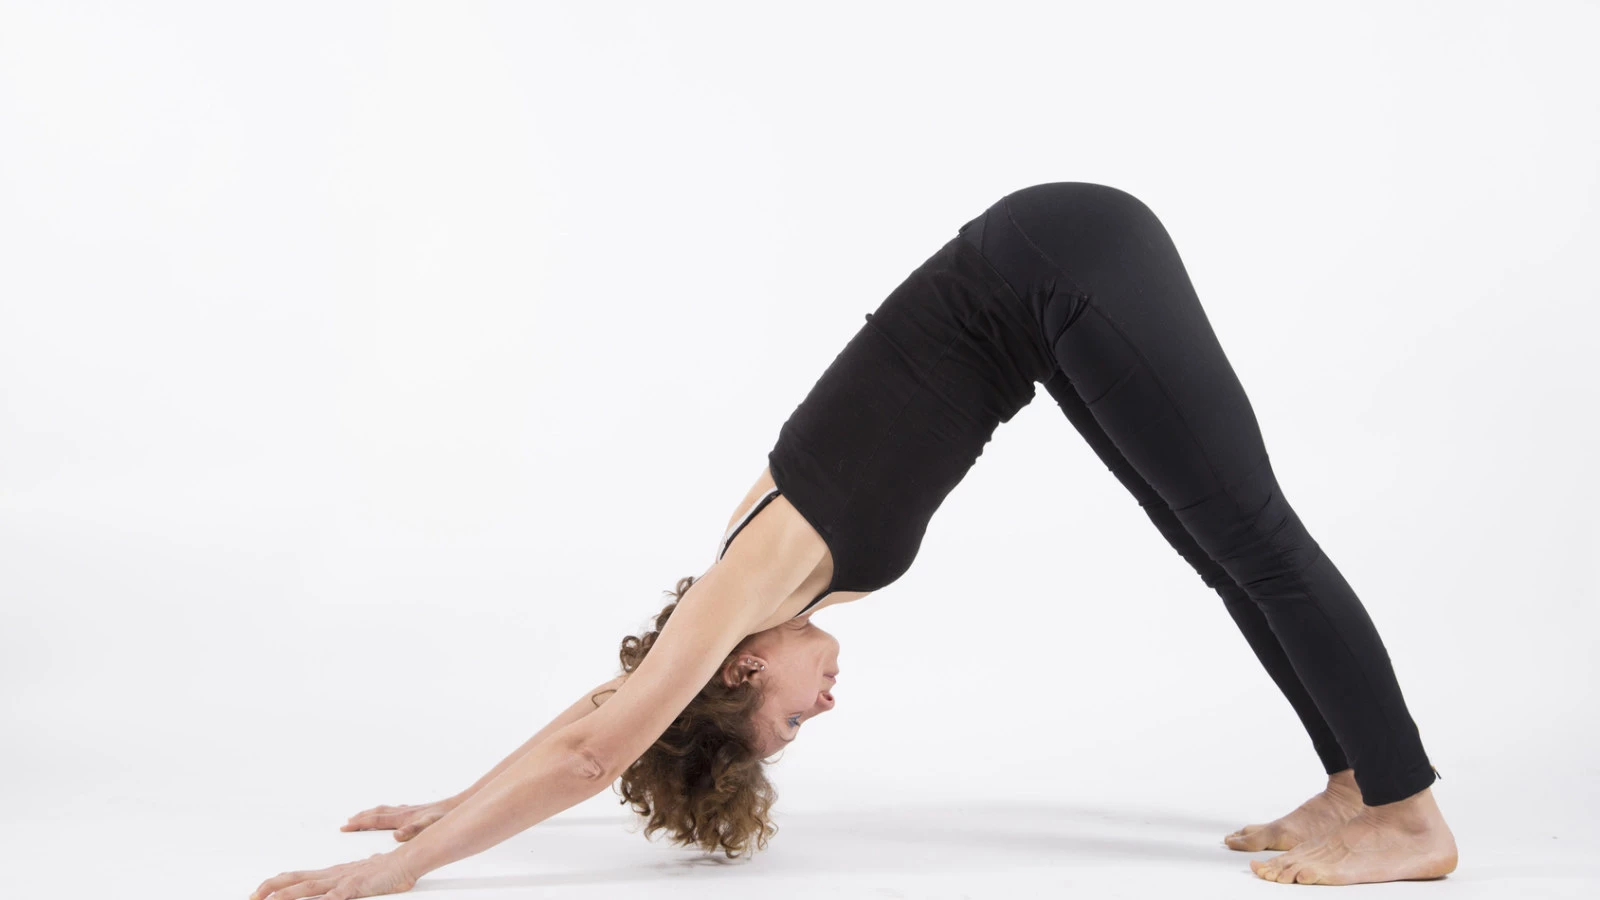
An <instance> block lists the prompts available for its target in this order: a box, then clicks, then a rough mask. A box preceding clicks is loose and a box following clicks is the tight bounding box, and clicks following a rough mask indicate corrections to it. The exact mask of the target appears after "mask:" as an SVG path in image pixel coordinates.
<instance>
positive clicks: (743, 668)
mask: <svg viewBox="0 0 1600 900" xmlns="http://www.w3.org/2000/svg"><path fill="white" fill-rule="evenodd" d="M766 668H767V663H766V660H763V659H762V658H761V657H759V656H753V655H751V654H749V653H740V654H738V655H737V656H736V657H735V658H734V661H733V662H732V663H731V664H729V665H728V667H727V669H726V670H725V671H724V672H723V679H722V680H723V683H725V684H727V685H728V686H729V687H737V686H739V685H740V684H743V683H744V682H746V681H749V680H750V679H751V678H753V677H755V674H756V673H757V672H761V671H764V670H765V669H766Z"/></svg>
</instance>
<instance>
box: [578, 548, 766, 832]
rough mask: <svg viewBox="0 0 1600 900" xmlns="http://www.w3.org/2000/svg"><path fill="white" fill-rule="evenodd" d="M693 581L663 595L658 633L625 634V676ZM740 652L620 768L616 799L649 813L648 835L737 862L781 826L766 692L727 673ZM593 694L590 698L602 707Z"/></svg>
mask: <svg viewBox="0 0 1600 900" xmlns="http://www.w3.org/2000/svg"><path fill="white" fill-rule="evenodd" d="M694 583H695V576H693V575H688V576H685V577H683V578H680V579H678V583H677V586H676V588H675V589H674V590H671V591H663V592H662V593H664V594H669V595H671V597H672V601H671V602H670V603H668V604H667V606H666V608H664V609H662V610H661V612H660V613H659V614H658V615H657V616H656V617H655V628H654V630H646V631H645V632H644V634H642V635H638V636H635V635H628V636H627V637H625V638H623V639H622V648H621V651H620V653H619V655H620V656H621V658H622V669H623V674H624V675H627V674H628V673H631V672H633V670H635V669H637V668H638V667H639V664H640V663H641V662H643V661H644V657H645V654H647V653H649V652H650V648H651V647H653V646H654V645H655V642H656V637H657V636H658V635H660V634H661V629H663V628H665V627H666V625H667V620H668V619H669V618H671V617H672V612H673V610H675V609H677V608H678V601H679V600H681V599H683V595H684V593H685V592H686V591H688V590H689V587H690V586H691V585H693V584H694ZM741 646H742V642H741ZM739 652H740V647H735V648H734V649H733V651H732V652H730V653H729V654H728V657H727V658H726V659H724V660H723V664H722V665H721V666H718V667H717V674H716V675H715V676H713V677H712V679H711V680H710V681H709V682H707V683H706V685H705V686H704V687H702V688H701V689H700V693H699V694H697V695H695V698H694V699H693V700H691V701H689V705H688V706H687V707H685V708H684V710H683V712H681V713H679V714H678V716H677V718H675V719H673V720H672V724H671V725H670V726H668V727H667V730H666V732H665V733H663V734H662V735H661V737H659V738H656V741H655V743H653V744H651V745H650V748H649V749H648V750H646V751H645V752H644V755H643V756H640V757H639V758H638V759H637V760H635V761H634V763H633V764H632V765H630V766H629V767H628V768H627V769H626V770H625V771H624V772H623V773H622V776H621V780H620V781H619V782H618V784H617V787H616V789H617V792H618V793H620V794H621V795H622V800H620V801H618V802H619V803H631V804H632V806H633V810H634V812H637V813H638V814H639V815H641V816H645V817H647V822H646V824H645V828H644V836H645V838H646V839H648V838H649V837H650V836H651V835H653V834H654V833H655V832H656V831H659V830H663V829H664V830H666V831H667V833H668V835H669V836H670V838H671V839H672V841H673V842H674V843H675V844H677V845H679V846H699V847H700V848H702V849H704V850H705V851H707V852H709V853H715V852H716V851H717V850H718V849H719V848H720V849H721V850H722V851H723V853H724V854H726V855H727V857H728V858H730V859H732V858H734V857H737V856H739V855H740V853H741V852H743V853H745V854H749V853H750V852H751V851H752V848H751V841H752V840H754V841H755V847H754V849H756V850H762V849H765V848H766V845H767V839H768V838H769V837H770V836H772V835H773V834H776V833H777V831H778V826H776V825H774V824H773V823H772V821H771V819H770V818H769V817H768V811H769V810H770V809H771V808H772V804H773V802H774V801H775V800H776V799H777V791H776V790H775V789H774V788H773V786H772V783H771V782H770V781H768V780H767V775H766V771H765V767H766V762H765V759H764V758H763V757H760V756H757V753H758V752H759V749H758V748H759V746H760V741H759V739H758V736H757V733H756V723H755V713H756V710H758V709H760V708H761V705H762V700H763V695H762V692H761V689H760V688H759V687H757V686H756V685H755V684H753V683H752V682H751V681H749V680H748V679H745V680H742V681H741V682H740V683H739V684H737V685H733V686H730V685H729V684H728V683H727V682H726V681H724V680H723V677H722V673H723V672H724V671H725V670H726V669H727V666H728V664H729V663H731V662H733V660H734V657H735V656H736V655H737V654H738V653H739ZM600 693H609V692H606V691H602V692H600ZM598 696H600V694H598V693H597V694H595V695H594V697H598ZM594 697H591V698H590V700H591V701H592V702H594V704H595V705H596V706H598V705H599V704H600V701H598V700H595V699H594Z"/></svg>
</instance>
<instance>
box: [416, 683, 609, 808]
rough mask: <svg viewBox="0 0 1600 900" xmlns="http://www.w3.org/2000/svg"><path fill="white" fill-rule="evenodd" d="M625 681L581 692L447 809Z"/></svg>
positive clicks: (599, 702)
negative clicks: (569, 704) (581, 694)
mask: <svg viewBox="0 0 1600 900" xmlns="http://www.w3.org/2000/svg"><path fill="white" fill-rule="evenodd" d="M627 680H628V676H626V675H619V676H617V677H616V678H613V679H611V680H610V681H608V682H606V683H605V684H602V685H600V686H598V687H596V688H595V689H594V690H591V691H586V692H584V695H583V696H582V697H579V698H578V699H577V700H576V701H574V702H573V704H572V705H571V706H569V707H567V708H566V710H565V711H564V712H562V713H561V715H559V716H556V717H555V718H554V719H551V720H550V724H548V725H546V726H544V727H543V728H541V729H539V730H538V731H537V732H536V733H535V734H534V735H533V737H531V738H528V740H527V741H525V742H524V743H523V745H522V746H520V747H518V748H517V749H515V750H513V751H511V755H510V756H507V757H506V758H505V759H502V760H500V764H499V765H497V766H495V767H494V768H492V769H490V770H489V771H488V772H487V773H486V774H485V775H484V776H483V777H482V778H479V779H478V780H477V781H475V782H473V783H472V786H471V787H469V788H467V789H466V790H464V791H462V792H461V793H459V794H456V795H455V796H453V797H451V798H450V799H449V800H446V801H445V802H446V803H448V804H450V805H451V806H460V805H461V804H462V803H463V802H464V801H465V800H466V799H467V798H468V797H471V796H472V795H473V794H476V793H477V792H478V791H479V790H481V789H482V788H483V786H484V785H486V784H488V783H489V782H491V781H493V780H494V779H495V777H496V776H498V775H499V774H500V773H501V772H504V771H505V770H506V769H507V768H509V767H510V765H511V764H512V763H514V762H516V761H517V760H519V759H521V758H522V757H523V756H524V755H526V754H527V752H528V751H529V750H532V749H533V748H534V747H537V746H538V745H540V744H542V743H544V742H545V740H546V739H548V738H549V737H550V736H551V735H553V734H555V733H556V732H558V731H560V730H561V729H563V728H565V727H567V726H568V725H571V724H572V723H573V722H576V721H578V720H579V719H581V718H583V717H584V716H587V715H588V714H589V713H592V712H594V711H595V710H596V709H599V704H603V703H605V702H606V701H607V700H609V699H611V697H612V696H615V695H613V694H610V693H604V694H603V695H602V696H600V697H596V696H595V695H596V694H602V692H608V691H615V690H617V689H619V688H621V687H622V683H623V682H624V681H627Z"/></svg>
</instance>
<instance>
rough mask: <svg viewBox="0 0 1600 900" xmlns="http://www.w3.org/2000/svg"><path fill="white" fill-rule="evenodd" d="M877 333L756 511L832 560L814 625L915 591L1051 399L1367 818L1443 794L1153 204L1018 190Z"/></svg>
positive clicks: (830, 377)
mask: <svg viewBox="0 0 1600 900" xmlns="http://www.w3.org/2000/svg"><path fill="white" fill-rule="evenodd" d="M866 319H867V322H866V325H865V326H863V327H862V328H861V330H860V331H858V332H857V333H856V335H855V336H854V337H853V338H852V339H851V340H850V341H849V343H848V344H846V346H845V348H844V349H843V350H842V351H841V352H840V353H839V355H838V356H837V357H836V358H835V359H834V361H833V362H832V364H831V365H829V367H828V369H827V370H826V371H825V372H824V373H823V375H822V377H821V378H820V379H819V380H818V382H817V383H816V385H815V386H814V387H813V388H812V389H811V391H810V393H809V394H808V395H807V396H806V397H805V399H804V400H803V401H802V402H801V403H800V405H799V407H798V408H797V409H796V410H795V411H794V413H793V414H792V415H791V416H790V417H789V419H788V420H787V421H786V422H784V424H783V426H782V428H781V429H780V431H779V435H778V440H777V444H776V446H774V447H773V449H772V451H771V452H770V453H769V454H768V461H769V463H770V467H771V471H772V476H773V481H774V483H776V484H777V486H778V487H777V491H775V492H769V495H768V497H767V498H764V501H763V504H758V506H759V505H764V502H765V500H770V497H771V495H772V494H774V493H776V492H781V493H782V494H783V495H784V496H786V497H787V498H788V499H789V501H790V502H791V503H792V504H793V505H794V507H795V509H796V510H798V511H799V512H800V514H801V515H803V516H804V517H805V518H806V520H807V521H809V522H810V523H811V525H812V526H813V527H814V528H816V530H817V532H818V533H819V534H821V535H822V537H823V539H824V540H825V541H826V542H827V544H828V548H829V551H830V552H831V554H832V557H833V561H834V575H833V578H832V580H831V582H830V584H829V585H828V586H827V588H826V589H824V591H823V592H822V594H819V595H818V596H817V597H816V598H815V599H813V600H812V601H811V604H809V605H808V606H807V607H806V608H807V609H809V608H810V606H811V605H814V604H815V603H816V602H817V600H820V599H821V598H822V596H824V595H826V594H827V593H829V592H831V591H838V590H850V591H869V590H876V589H879V588H881V587H884V586H885V585H887V584H889V583H891V582H893V581H894V580H895V579H896V578H898V577H900V575H902V574H904V573H905V571H906V570H907V569H908V568H909V567H910V565H911V562H912V560H913V559H914V558H915V556H916V553H917V549H918V547H919V546H920V544H921V541H922V537H923V534H924V532H925V529H926V528H927V525H928V521H929V519H930V518H931V517H932V515H933V513H934V511H935V510H936V509H938V507H939V505H940V504H941V503H942V502H943V500H944V498H945V496H946V495H947V494H948V493H949V491H950V490H951V489H952V488H953V487H954V486H955V485H956V484H957V483H959V482H960V481H961V479H962V477H963V476H964V475H965V474H966V472H967V470H968V469H969V468H970V467H971V466H972V464H973V463H974V462H975V461H976V459H977V457H978V456H979V455H980V454H981V452H982V449H983V445H984V444H985V443H987V441H988V440H989V438H990V436H991V435H992V433H993V431H994V428H995V427H996V426H997V425H998V423H1000V422H1005V421H1008V420H1010V418H1011V417H1012V416H1013V415H1015V414H1016V412H1017V410H1018V409H1020V408H1021V407H1022V406H1025V405H1026V404H1027V403H1028V402H1029V401H1031V400H1032V399H1033V396H1034V387H1033V385H1034V383H1035V382H1043V383H1044V385H1045V388H1046V390H1047V391H1048V392H1049V393H1050V394H1051V396H1052V397H1053V398H1054V399H1055V401H1056V403H1057V405H1059V406H1060V407H1061V409H1062V410H1063V412H1065V413H1066V415H1067V417H1068V419H1069V420H1070V421H1071V422H1072V423H1073V425H1074V426H1075V427H1076V428H1077V429H1078V431H1079V432H1080V433H1081V434H1082V435H1083V436H1084V438H1085V439H1086V440H1087V441H1088V442H1089V443H1090V445H1091V446H1092V447H1093V448H1094V449H1095V451H1096V453H1097V454H1098V455H1099V456H1100V458H1101V459H1102V460H1103V461H1104V462H1105V464H1106V466H1107V468H1108V469H1110V471H1111V472H1112V473H1113V474H1114V475H1115V476H1116V477H1117V478H1118V479H1119V480H1120V481H1121V482H1122V484H1123V485H1124V486H1126V487H1127V488H1128V490H1129V491H1130V492H1131V493H1132V494H1133V495H1134V497H1135V499H1136V500H1137V501H1138V502H1139V504H1140V506H1141V507H1143V509H1144V511H1145V513H1146V514H1147V515H1148V516H1149V518H1150V519H1151V521H1152V522H1153V523H1154V524H1155V526H1156V527H1157V529H1158V530H1159V531H1160V533H1161V534H1162V536H1163V537H1165V538H1166V539H1167V541H1168V542H1169V543H1170V544H1171V546H1172V547H1173V548H1174V549H1175V550H1176V551H1177V552H1178V553H1179V554H1180V555H1181V556H1182V557H1183V558H1184V559H1185V560H1186V561H1187V562H1189V563H1190V565H1191V566H1192V567H1193V568H1194V569H1195V570H1196V572H1197V573H1198V574H1199V575H1200V577H1201V580H1202V581H1203V583H1205V584H1206V585H1207V586H1209V587H1211V588H1213V589H1215V590H1216V591H1217V593H1218V594H1219V595H1220V596H1221V597H1222V599H1223V602H1224V604H1225V606H1226V608H1227V609H1228V612H1229V614H1230V615H1231V616H1232V617H1233V619H1234V621H1235V622H1236V623H1237V624H1238V625H1239V628H1240V630H1241V631H1242V632H1243V634H1244V636H1245V639H1246V640H1247V641H1248V642H1249V644H1250V646H1251V648H1252V650H1253V651H1254V652H1255V654H1256V656H1257V658H1258V659H1259V660H1260V661H1261V663H1262V664H1263V665H1264V666H1265V667H1266V668H1267V671H1268V673H1269V674H1270V675H1271V676H1272V678H1273V679H1274V680H1275V681H1276V682H1277V684H1278V686H1279V688H1280V689H1281V690H1282V691H1283V692H1284V695H1285V696H1286V697H1287V698H1288V700H1289V702H1290V704H1291V705H1292V706H1293V708H1294V710H1295V712H1296V713H1297V714H1298V715H1299V717H1300V719H1301V721H1302V722H1303V723H1304V724H1305V726H1306V728H1307V730H1308V731H1309V732H1310V734H1311V739H1312V744H1313V747H1314V748H1315V750H1316V751H1317V753H1318V754H1319V756H1320V757H1321V759H1322V762H1323V764H1324V767H1325V768H1326V769H1327V771H1328V772H1330V773H1331V772H1335V771H1339V770H1341V769H1344V768H1346V767H1353V768H1354V769H1355V778H1356V782H1357V784H1358V785H1359V787H1360V788H1361V792H1362V799H1363V801H1364V802H1365V803H1367V804H1368V805H1373V806H1376V805H1380V804H1384V803H1390V802H1394V801H1396V800H1401V799H1404V798H1406V797H1408V796H1411V795H1412V794H1415V793H1417V792H1418V791H1421V790H1422V789H1423V788H1425V787H1427V786H1428V785H1429V784H1431V783H1432V782H1433V780H1434V779H1435V777H1436V775H1437V773H1436V771H1435V770H1434V769H1433V768H1432V766H1431V764H1430V763H1429V761H1428V757H1427V755H1426V753H1424V751H1423V748H1422V743H1421V739H1420V737H1419V736H1418V732H1417V728H1416V725H1415V723H1414V722H1413V721H1412V719H1411V716H1410V714H1409V712H1408V711H1407V709H1406V705H1405V701H1404V699H1403V698H1402V696H1401V692H1400V688H1399V685H1398V684H1397V683H1396V680H1395V675H1394V671H1393V668H1392V666H1391V664H1390V661H1389V657H1388V653H1387V651H1386V650H1385V648H1384V645H1383V642H1382V641H1381V640H1380V638H1379V636H1378V632H1377V630H1376V629H1375V627H1374V626H1373V623H1372V621H1371V619H1370V618H1369V617H1368V615H1367V612H1366V610H1365V608H1364V607H1363V606H1362V604H1361V602H1360V600H1359V599H1358V598H1357V597H1356V594H1355V592H1354V591H1353V590H1352V589H1351V587H1350V585H1349V584H1348V583H1346V581H1345V579H1344V577H1343V576H1342V575H1341V574H1340V572H1339V570H1338V569H1337V568H1336V567H1335V566H1334V564H1333V561H1332V560H1331V559H1329V558H1328V556H1327V555H1326V554H1325V553H1323V552H1322V548H1321V547H1320V546H1319V545H1318V544H1317V542H1316V541H1315V540H1313V539H1312V537H1311V535H1310V533H1309V532H1308V531H1307V530H1306V527H1305V526H1304V524H1303V523H1302V522H1301V521H1300V519H1299V517H1298V516H1296V514H1295V512H1294V510H1293V509H1292V508H1291V507H1290V505H1289V502H1288V500H1287V498H1286V497H1285V496H1284V492H1283V489H1282V487H1281V486H1280V485H1279V484H1278V482H1277V479H1276V477H1275V475H1274V474H1273V470H1272V465H1271V462H1270V461H1269V459H1268V455H1267V451H1266V448H1265V445H1264V443H1263V441H1262V437H1261V432H1260V430H1259V427H1258V424H1257V422H1256V418H1255V414H1254V412H1253V410H1252V408H1251V406H1250V402H1249V400H1248V398H1247V397H1246V395H1245V392H1244V389H1243V387H1242V386H1241V385H1240V383H1239V381H1238V378H1237V377H1236V376H1235V374H1234V371H1233V368H1232V366H1231V365H1230V364H1229V363H1228V359H1227V357H1226V355H1225V354H1224V353H1223V349H1222V346H1221V345H1220V343H1219V342H1218V340H1217V337H1216V335H1215V334H1214V333H1213V331H1212V329H1211V325H1210V322H1209V320H1208V319H1207V318H1206V315H1205V311H1204V310H1203V309H1202V308H1201V305H1200V301H1199V299H1198V298H1197V297H1196V296H1195V292H1194V288H1193V286H1192V285H1191V283H1190V281H1189V277H1188V274H1187V272H1186V271H1185V269H1184V266H1183V263H1182V261H1181V260H1180V258H1179V256H1178V252H1177V249H1176V248H1175V247H1174V246H1173V244H1172V241H1171V238H1170V237H1169V235H1168V234H1167V232H1166V229H1165V228H1164V227H1163V226H1162V224H1161V223H1160V221H1159V220H1158V219H1157V218H1156V216H1155V214H1154V213H1152V212H1151V211H1150V210H1149V208H1147V207H1146V206H1145V205H1144V204H1143V203H1141V202H1140V201H1139V200H1137V199H1136V198H1134V197H1132V196H1131V195H1129V194H1126V193H1124V192H1122V191H1119V190H1117V189H1115V188H1110V187H1105V186H1102V185H1096V184H1085V183H1079V182H1056V183H1051V184H1039V185H1034V186H1032V187H1027V188H1023V189H1021V190H1018V191H1014V192H1012V193H1011V194H1008V195H1006V196H1005V197H1002V198H1001V199H1000V200H998V201H996V202H995V203H994V204H993V205H992V206H990V207H989V208H988V209H987V210H985V211H984V212H983V213H982V214H981V215H979V216H977V217H976V218H974V219H972V220H971V221H969V222H967V223H966V224H965V225H963V226H962V227H961V229H960V230H959V232H958V234H957V235H956V236H955V237H953V238H951V240H950V241H949V242H948V243H946V244H945V245H944V246H943V247H941V248H940V249H939V250H938V251H937V252H935V253H934V254H933V256H931V257H929V258H928V260H927V261H925V262H924V263H923V264H922V265H921V266H919V267H918V268H917V269H916V270H914V271H913V272H912V273H911V275H910V276H909V277H908V278H907V279H906V280H905V281H904V282H903V283H902V284H901V285H900V286H899V287H898V288H896V289H895V290H894V292H893V293H891V294H890V295H889V297H888V299H886V300H885V301H884V302H883V304H882V305H881V306H880V307H879V308H878V309H877V310H876V311H875V312H874V313H871V314H868V315H867V317H866ZM746 520H748V517H746ZM736 530H737V527H736V528H735V529H734V531H736ZM730 537H731V533H730ZM724 546H726V544H724Z"/></svg>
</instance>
